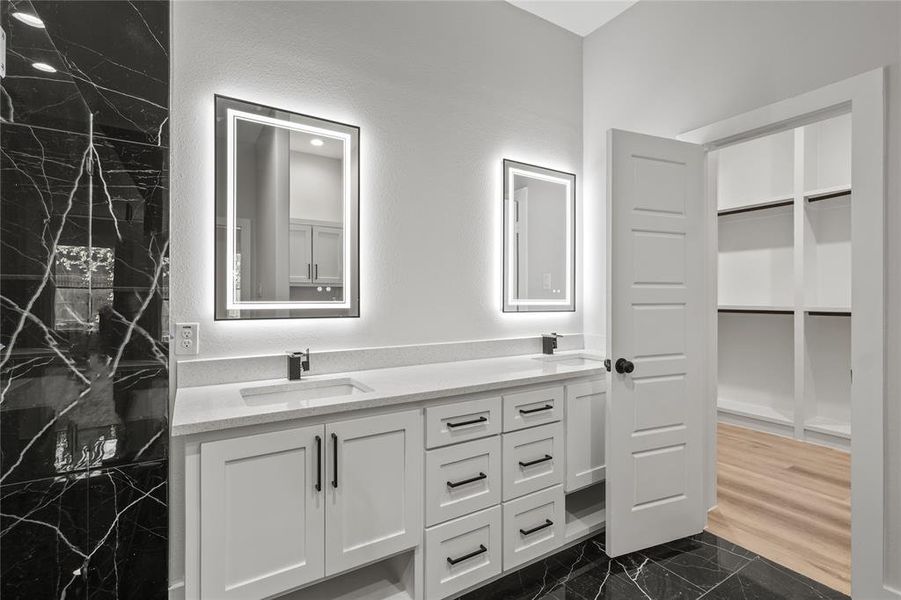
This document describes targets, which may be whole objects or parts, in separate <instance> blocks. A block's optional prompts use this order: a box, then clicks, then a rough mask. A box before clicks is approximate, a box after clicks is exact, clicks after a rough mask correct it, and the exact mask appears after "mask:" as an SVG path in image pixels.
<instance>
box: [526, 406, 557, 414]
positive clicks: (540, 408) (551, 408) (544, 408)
mask: <svg viewBox="0 0 901 600" xmlns="http://www.w3.org/2000/svg"><path fill="white" fill-rule="evenodd" d="M553 408H554V405H553V404H545V405H544V406H539V407H538V408H520V409H519V414H521V415H530V414H532V413H537V412H542V411H545V410H553Z"/></svg>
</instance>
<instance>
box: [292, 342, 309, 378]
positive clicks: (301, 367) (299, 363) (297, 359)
mask: <svg viewBox="0 0 901 600" xmlns="http://www.w3.org/2000/svg"><path fill="white" fill-rule="evenodd" d="M309 370H310V349H309V348H307V351H306V352H288V380H289V381H297V380H298V379H300V376H301V375H302V374H303V372H304V371H309Z"/></svg>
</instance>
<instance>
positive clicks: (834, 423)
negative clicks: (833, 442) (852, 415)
mask: <svg viewBox="0 0 901 600" xmlns="http://www.w3.org/2000/svg"><path fill="white" fill-rule="evenodd" d="M804 429H806V430H807V431H813V432H815V433H824V434H826V435H834V436H836V437H840V438H844V439H847V440H850V439H851V424H850V423H847V422H845V421H839V420H837V419H830V418H829V417H813V418H811V419H808V420H807V421H806V422H805V423H804Z"/></svg>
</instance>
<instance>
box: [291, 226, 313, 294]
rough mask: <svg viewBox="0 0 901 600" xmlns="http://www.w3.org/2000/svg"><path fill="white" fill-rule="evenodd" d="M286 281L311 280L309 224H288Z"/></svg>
mask: <svg viewBox="0 0 901 600" xmlns="http://www.w3.org/2000/svg"><path fill="white" fill-rule="evenodd" d="M290 233H291V235H290V236H289V250H290V252H291V258H290V260H289V270H288V281H290V282H291V283H310V282H311V281H313V259H312V253H313V228H312V227H311V226H310V225H299V224H295V223H292V224H291V226H290Z"/></svg>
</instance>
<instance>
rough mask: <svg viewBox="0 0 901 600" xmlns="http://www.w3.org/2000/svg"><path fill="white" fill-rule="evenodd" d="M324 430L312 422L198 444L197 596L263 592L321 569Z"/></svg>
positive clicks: (317, 573) (248, 595) (309, 577)
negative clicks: (198, 535) (311, 424)
mask: <svg viewBox="0 0 901 600" xmlns="http://www.w3.org/2000/svg"><path fill="white" fill-rule="evenodd" d="M323 435H324V427H322V426H316V427H304V428H300V429H289V430H286V431H276V432H273V433H264V434H260V435H253V436H245V437H239V438H232V439H227V440H218V441H214V442H206V443H204V444H202V445H201V447H200V572H201V576H200V586H201V587H200V592H201V597H202V598H217V599H219V600H230V599H237V598H242V599H243V598H268V597H270V596H273V595H275V594H278V593H280V592H284V591H287V590H290V589H292V588H295V587H297V586H299V585H302V584H304V583H307V582H310V581H313V580H315V579H320V578H321V577H322V576H323V574H324V572H325V561H324V555H323V536H324V531H323V527H324V525H325V499H324V497H323V496H324V494H323V492H322V491H320V490H317V489H316V488H317V483H320V482H319V477H318V476H319V474H320V473H322V471H321V469H320V468H321V466H322V460H323V459H324V457H323V456H322V454H323V453H322V451H321V449H322V445H323V444H324V439H323V437H322V436H323ZM324 483H325V482H322V485H320V486H319V487H320V489H321V488H324Z"/></svg>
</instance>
